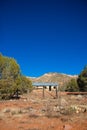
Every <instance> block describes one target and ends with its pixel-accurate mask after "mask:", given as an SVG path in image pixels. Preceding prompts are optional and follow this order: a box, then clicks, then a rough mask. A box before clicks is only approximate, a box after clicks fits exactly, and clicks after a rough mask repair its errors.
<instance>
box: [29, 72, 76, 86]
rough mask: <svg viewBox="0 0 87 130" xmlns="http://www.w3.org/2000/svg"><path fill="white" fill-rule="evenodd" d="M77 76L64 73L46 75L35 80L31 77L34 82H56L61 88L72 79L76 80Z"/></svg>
mask: <svg viewBox="0 0 87 130" xmlns="http://www.w3.org/2000/svg"><path fill="white" fill-rule="evenodd" d="M77 77H78V76H77V75H74V76H73V75H67V74H63V73H56V72H55V73H46V74H44V75H42V76H40V77H37V78H35V77H34V78H33V77H29V78H30V79H31V80H32V82H56V83H58V84H59V86H63V84H65V83H67V82H68V81H69V80H70V79H72V78H74V79H76V78H77Z"/></svg>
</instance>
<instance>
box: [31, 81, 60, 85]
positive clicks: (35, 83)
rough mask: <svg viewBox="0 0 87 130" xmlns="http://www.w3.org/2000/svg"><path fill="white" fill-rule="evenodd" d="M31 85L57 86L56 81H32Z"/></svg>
mask: <svg viewBox="0 0 87 130" xmlns="http://www.w3.org/2000/svg"><path fill="white" fill-rule="evenodd" d="M32 85H33V86H58V83H52V82H34V83H32Z"/></svg>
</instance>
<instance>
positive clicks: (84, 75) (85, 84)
mask: <svg viewBox="0 0 87 130" xmlns="http://www.w3.org/2000/svg"><path fill="white" fill-rule="evenodd" d="M77 83H78V85H79V89H80V91H82V92H85V91H86V92H87V65H86V66H85V67H84V69H83V70H82V72H81V73H80V75H79V76H78V79H77Z"/></svg>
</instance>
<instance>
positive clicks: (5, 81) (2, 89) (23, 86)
mask: <svg viewBox="0 0 87 130" xmlns="http://www.w3.org/2000/svg"><path fill="white" fill-rule="evenodd" d="M31 88H32V83H31V81H30V80H29V79H27V78H26V77H25V76H23V75H22V74H21V70H20V66H19V65H18V64H17V62H16V60H15V59H14V58H9V57H6V56H3V55H2V54H0V98H6V99H7V98H9V97H11V96H12V95H13V94H14V93H15V92H16V91H17V90H19V91H20V92H22V93H23V92H25V91H26V90H27V89H30V90H31Z"/></svg>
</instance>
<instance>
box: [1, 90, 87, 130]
mask: <svg viewBox="0 0 87 130" xmlns="http://www.w3.org/2000/svg"><path fill="white" fill-rule="evenodd" d="M71 105H74V106H77V105H79V106H83V107H84V106H85V107H87V106H86V105H87V96H85V95H83V96H78V95H66V94H61V95H60V96H59V98H58V99H54V98H53V97H52V96H51V95H50V94H45V98H44V99H43V98H42V92H41V91H37V90H36V91H33V92H32V93H31V94H30V95H23V96H22V98H21V99H19V100H10V101H0V130H87V109H85V110H84V111H81V112H77V113H76V111H73V110H72V109H71V107H70V106H71ZM59 107H61V109H60V110H59V109H58V108H59ZM66 108H68V109H66ZM69 108H70V109H69ZM67 110H69V111H67Z"/></svg>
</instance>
